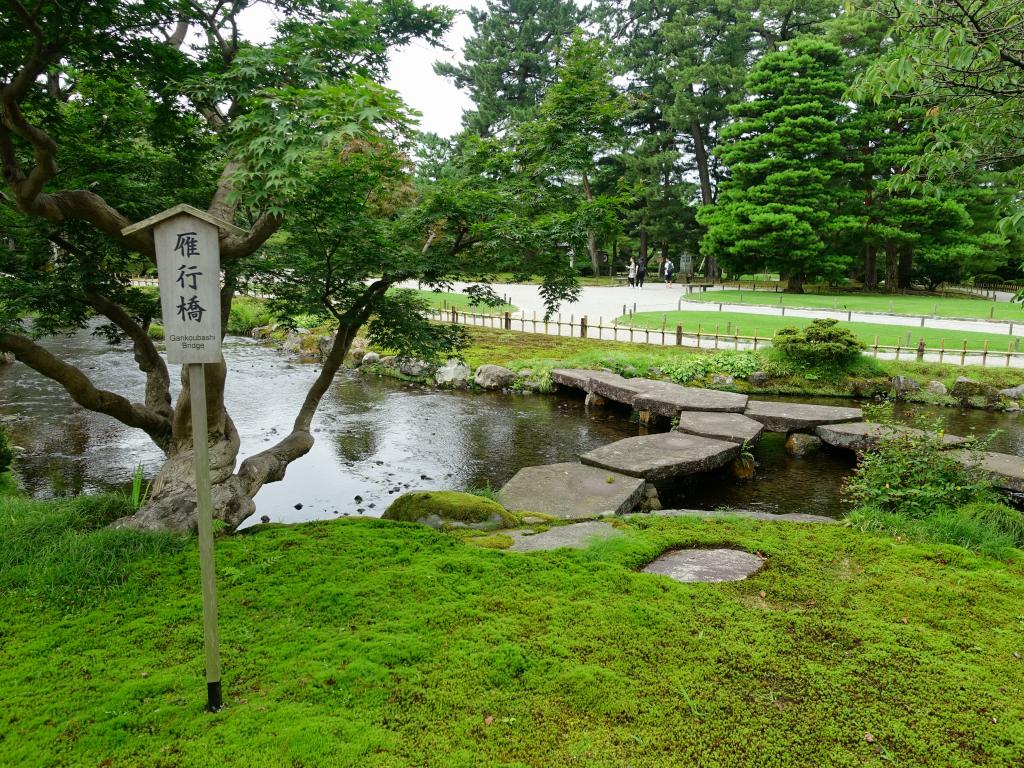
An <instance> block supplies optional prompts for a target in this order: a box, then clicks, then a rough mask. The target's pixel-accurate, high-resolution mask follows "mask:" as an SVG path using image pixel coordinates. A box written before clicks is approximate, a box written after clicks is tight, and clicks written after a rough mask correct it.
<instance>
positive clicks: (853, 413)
mask: <svg viewBox="0 0 1024 768" xmlns="http://www.w3.org/2000/svg"><path fill="white" fill-rule="evenodd" d="M744 414H745V415H746V416H749V417H750V418H752V419H754V420H755V421H759V422H761V423H762V424H764V428H765V429H766V430H768V431H769V432H786V433H788V432H805V431H807V430H811V429H814V428H815V427H819V426H821V425H823V424H841V423H844V422H848V421H860V420H861V419H863V418H864V413H863V411H861V409H860V408H840V407H837V406H834V405H807V404H804V403H781V402H775V401H770V400H751V401H750V403H749V404H748V405H747V410H746V411H744Z"/></svg>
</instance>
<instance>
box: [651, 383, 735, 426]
mask: <svg viewBox="0 0 1024 768" xmlns="http://www.w3.org/2000/svg"><path fill="white" fill-rule="evenodd" d="M632 405H633V409H634V410H637V411H651V412H652V413H656V414H658V415H659V416H666V417H668V418H670V419H674V418H675V417H676V416H678V415H679V413H680V411H718V412H726V413H743V409H744V408H746V407H747V396H746V395H741V394H738V393H736V392H720V391H719V390H716V389H700V388H699V387H684V386H681V385H679V384H673V383H671V382H669V381H648V386H647V387H645V388H644V389H643V390H642V391H640V393H639V394H637V396H636V397H634V398H633V403H632Z"/></svg>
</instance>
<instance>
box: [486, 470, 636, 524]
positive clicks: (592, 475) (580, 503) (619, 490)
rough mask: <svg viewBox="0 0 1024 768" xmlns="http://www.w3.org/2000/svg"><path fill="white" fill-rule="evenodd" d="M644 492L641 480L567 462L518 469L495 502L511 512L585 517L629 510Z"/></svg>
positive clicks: (622, 512) (575, 517)
mask: <svg viewBox="0 0 1024 768" xmlns="http://www.w3.org/2000/svg"><path fill="white" fill-rule="evenodd" d="M643 494H644V481H643V480H640V479H637V478H635V477H626V476H625V475H621V474H618V473H616V472H608V471H607V470H603V469H596V468H595V467H585V466H583V465H582V464H576V463H574V462H566V463H564V464H547V465H545V466H541V467H526V468H525V469H521V470H519V471H518V472H517V473H516V474H515V477H513V478H512V479H511V480H509V481H508V483H506V484H505V487H504V488H502V489H501V490H500V491H498V501H500V502H501V504H502V506H504V507H505V509H508V510H510V511H512V512H541V513H543V514H545V515H551V516H552V517H557V518H559V519H561V520H588V519H593V518H595V517H606V516H608V515H621V514H625V513H626V512H632V511H633V510H634V509H636V507H637V505H638V504H639V503H640V502H641V501H642V499H643Z"/></svg>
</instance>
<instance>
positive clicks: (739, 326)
mask: <svg viewBox="0 0 1024 768" xmlns="http://www.w3.org/2000/svg"><path fill="white" fill-rule="evenodd" d="M663 318H666V319H667V320H666V328H668V329H669V331H671V332H674V331H675V327H676V325H677V324H678V323H682V325H683V330H684V331H685V332H687V333H695V332H696V331H697V325H698V324H700V326H701V328H702V332H704V333H708V334H713V333H715V329H716V328H718V329H719V333H721V334H733V333H737V332H738V333H739V334H740V335H744V336H755V335H756V336H764V337H770V336H774V335H775V332H776V331H778V330H779V329H780V328H793V327H798V328H802V327H804V326H806V325H810V323H811V322H813V321H812V319H810V318H806V317H777V316H774V315H748V314H744V313H742V312H638V313H636V314H635V315H633V319H632V323H633V325H634V326H637V327H640V328H644V327H650V328H658V329H660V328H661V323H662V319H663ZM618 322H619V323H620V324H623V325H625V324H628V323H629V322H630V319H629V317H628V316H624V317H620V318H618ZM842 326H843V327H844V328H849V329H850V330H851V331H853V332H854V333H855V334H857V338H859V339H860V340H861V341H863V342H864V343H865V344H869V345H870V344H874V343H875V337H876V336H877V337H878V343H879V344H881V345H891V346H896V344H897V342H899V343H900V344H901V345H902V346H903V347H904V348H906V347H907V346H908V344H907V336H908V335H909V337H910V344H909V346H911V347H916V346H917V342H918V340H919V339H924V341H925V345H926V346H927V347H928V348H929V349H938V348H939V345H940V344H941V343H943V341H944V342H945V345H946V349H960V348H961V347H962V345H963V343H964V340H966V341H967V348H968V349H977V350H980V349H982V347H983V346H984V344H985V342H986V341H987V342H988V343H989V349H990V350H992V351H994V352H999V351H1002V352H1005V351H1006V348H1007V344H1009V343H1010V342H1012V341H1013V339H1016V338H1020V336H1022V335H1024V324H1021V326H1020V327H1019V328H1014V336H1012V337H1011V336H1007V335H1005V334H1002V335H1000V334H994V333H975V332H970V331H949V330H944V329H941V328H910V327H906V326H899V325H881V324H877V323H846V322H844V323H842Z"/></svg>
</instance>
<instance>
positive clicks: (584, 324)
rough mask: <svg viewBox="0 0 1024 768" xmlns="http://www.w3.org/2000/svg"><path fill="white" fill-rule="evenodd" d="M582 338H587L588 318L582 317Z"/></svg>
mask: <svg viewBox="0 0 1024 768" xmlns="http://www.w3.org/2000/svg"><path fill="white" fill-rule="evenodd" d="M580 338H581V339H585V338H587V316H586V315H582V316H581V317H580Z"/></svg>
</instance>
